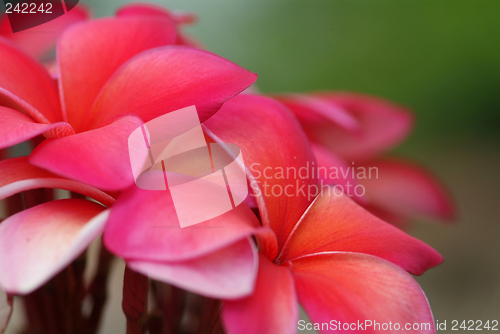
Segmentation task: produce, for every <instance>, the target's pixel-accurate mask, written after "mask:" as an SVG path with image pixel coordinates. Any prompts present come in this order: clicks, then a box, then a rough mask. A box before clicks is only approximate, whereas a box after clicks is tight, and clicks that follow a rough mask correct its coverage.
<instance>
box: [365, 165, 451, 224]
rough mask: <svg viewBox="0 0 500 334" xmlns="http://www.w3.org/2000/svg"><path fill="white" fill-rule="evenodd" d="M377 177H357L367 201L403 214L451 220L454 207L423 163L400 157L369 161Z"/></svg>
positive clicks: (412, 216) (407, 216)
mask: <svg viewBox="0 0 500 334" xmlns="http://www.w3.org/2000/svg"><path fill="white" fill-rule="evenodd" d="M366 168H376V170H377V173H378V175H377V177H372V178H367V179H360V180H359V182H360V183H361V184H362V185H363V186H364V187H365V189H366V197H367V199H368V201H369V202H370V204H371V205H373V206H375V207H377V208H380V209H382V210H384V211H387V212H389V213H392V214H394V215H399V216H402V217H405V218H414V217H428V218H434V219H443V220H451V219H453V218H454V217H455V208H454V205H453V203H452V201H451V199H450V196H449V195H448V193H447V192H446V190H445V189H444V187H443V186H442V185H441V183H440V182H439V181H438V180H437V179H436V178H435V177H434V176H433V175H432V174H431V173H430V172H429V171H427V170H425V169H424V168H423V167H421V166H418V165H416V164H414V163H413V162H408V161H404V160H402V159H394V158H393V159H383V160H376V161H370V162H368V163H367V165H366Z"/></svg>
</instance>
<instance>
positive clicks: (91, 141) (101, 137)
mask: <svg viewBox="0 0 500 334" xmlns="http://www.w3.org/2000/svg"><path fill="white" fill-rule="evenodd" d="M142 124H143V123H142V121H141V120H140V119H139V118H138V117H135V116H132V115H129V116H124V117H121V118H117V119H115V121H114V122H113V123H111V124H109V125H106V126H104V127H102V128H98V129H95V130H90V131H85V132H82V133H78V134H76V135H73V136H67V137H62V138H56V139H48V140H45V141H44V142H43V143H41V144H40V145H38V146H37V148H36V149H35V150H34V151H33V153H32V154H31V156H30V159H29V161H30V163H32V164H34V165H36V166H39V167H41V168H44V169H46V170H49V171H51V172H53V173H55V174H57V175H60V176H64V177H67V178H70V179H73V180H76V181H80V182H83V183H87V184H88V185H91V186H94V187H97V188H100V189H105V190H111V191H114V190H121V189H124V188H126V187H128V186H130V185H131V184H133V183H134V178H133V175H132V167H131V166H130V159H129V152H128V137H129V135H130V133H132V131H134V130H135V129H136V128H138V127H139V126H141V125H142Z"/></svg>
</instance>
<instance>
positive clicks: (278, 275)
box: [222, 255, 299, 334]
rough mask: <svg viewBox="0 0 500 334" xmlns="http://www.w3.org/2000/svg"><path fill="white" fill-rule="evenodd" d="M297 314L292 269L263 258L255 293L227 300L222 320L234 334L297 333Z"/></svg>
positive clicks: (261, 257)
mask: <svg viewBox="0 0 500 334" xmlns="http://www.w3.org/2000/svg"><path fill="white" fill-rule="evenodd" d="M298 311H299V307H298V304H297V296H296V295H295V288H294V284H293V278H292V275H291V274H290V270H289V268H287V267H280V266H277V265H275V264H273V263H271V261H269V260H268V259H267V258H266V257H265V256H262V255H261V256H260V258H259V273H258V276H257V284H256V286H255V291H254V292H253V294H252V295H251V296H249V297H246V298H242V299H238V300H226V301H224V304H223V306H222V320H223V323H224V327H225V329H226V331H227V332H228V333H232V334H240V333H242V334H243V333H245V334H275V333H280V334H287V333H289V334H292V333H296V332H297V321H298V320H299V314H298Z"/></svg>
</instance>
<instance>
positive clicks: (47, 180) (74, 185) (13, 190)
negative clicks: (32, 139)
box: [0, 157, 115, 206]
mask: <svg viewBox="0 0 500 334" xmlns="http://www.w3.org/2000/svg"><path fill="white" fill-rule="evenodd" d="M0 175H2V178H1V179H0V199H4V198H7V197H9V196H12V195H14V194H17V193H20V192H22V191H26V190H31V189H37V188H56V189H64V190H68V191H73V192H77V193H80V194H82V195H85V196H88V197H90V198H93V199H95V200H96V201H98V202H100V203H102V204H103V205H106V206H111V205H112V204H113V203H114V201H115V200H114V198H113V197H111V196H110V195H108V194H106V193H104V192H102V191H101V190H99V189H96V188H94V187H91V186H89V185H87V184H84V183H80V182H77V181H73V180H68V179H65V178H62V177H60V176H57V175H55V174H52V173H51V172H49V171H46V170H44V169H41V168H39V167H36V166H33V165H31V164H30V163H29V162H28V157H19V158H12V159H7V160H2V161H0Z"/></svg>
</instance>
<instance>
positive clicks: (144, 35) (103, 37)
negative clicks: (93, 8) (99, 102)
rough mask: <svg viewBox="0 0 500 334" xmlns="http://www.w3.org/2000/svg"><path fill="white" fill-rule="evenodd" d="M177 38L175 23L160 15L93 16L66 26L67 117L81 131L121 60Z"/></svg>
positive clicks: (60, 54)
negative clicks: (146, 16)
mask: <svg viewBox="0 0 500 334" xmlns="http://www.w3.org/2000/svg"><path fill="white" fill-rule="evenodd" d="M175 38H176V32H175V25H174V23H173V22H172V20H169V19H167V18H161V17H155V18H144V17H126V18H112V19H101V20H93V21H90V22H88V23H84V24H79V25H77V26H74V27H71V28H69V29H67V30H66V31H65V33H64V34H63V35H62V36H61V39H60V40H59V42H58V46H57V61H58V66H59V71H60V76H61V81H60V88H61V90H62V96H63V108H65V109H64V111H65V113H66V118H67V121H68V122H69V123H71V124H72V125H73V126H74V127H75V129H76V130H77V131H80V130H81V127H80V123H81V121H82V120H83V119H84V117H85V116H86V115H87V114H88V112H89V110H90V108H91V106H92V103H93V101H94V99H95V98H96V96H97V95H98V93H99V91H100V90H101V89H102V87H103V86H104V84H105V83H106V81H108V79H109V78H110V77H111V76H112V75H113V73H114V72H115V71H116V70H117V69H118V68H119V67H120V66H121V65H122V64H124V63H125V62H126V61H127V60H129V59H130V58H131V57H133V56H135V55H136V54H138V53H140V52H143V51H144V50H147V49H150V48H155V47H158V46H161V45H168V44H173V43H174V42H175ZM136 84H137V87H139V86H140V84H139V83H136ZM82 87H85V89H82ZM129 93H130V94H133V95H135V94H136V93H135V92H129ZM122 97H123V96H122ZM137 98H140V97H139V96H137Z"/></svg>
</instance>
